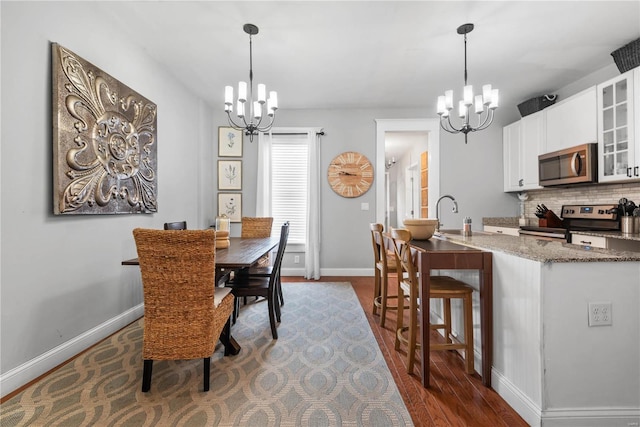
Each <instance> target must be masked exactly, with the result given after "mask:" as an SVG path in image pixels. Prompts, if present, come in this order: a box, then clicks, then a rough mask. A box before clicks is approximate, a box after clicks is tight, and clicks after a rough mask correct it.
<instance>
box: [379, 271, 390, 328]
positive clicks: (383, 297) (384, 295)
mask: <svg viewBox="0 0 640 427" xmlns="http://www.w3.org/2000/svg"><path fill="white" fill-rule="evenodd" d="M380 282H381V286H380V305H381V307H380V326H381V327H383V328H384V322H385V320H386V319H387V303H388V292H387V291H388V289H389V286H388V285H389V278H388V276H387V275H386V274H385V275H382V280H381V281H380Z"/></svg>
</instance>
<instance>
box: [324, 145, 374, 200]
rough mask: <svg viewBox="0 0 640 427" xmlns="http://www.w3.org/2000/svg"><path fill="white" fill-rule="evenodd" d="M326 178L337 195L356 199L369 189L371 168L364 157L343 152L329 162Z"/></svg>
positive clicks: (371, 176)
mask: <svg viewBox="0 0 640 427" xmlns="http://www.w3.org/2000/svg"><path fill="white" fill-rule="evenodd" d="M327 178H328V179H329V185H331V188H332V189H333V191H335V192H336V193H337V194H339V195H341V196H342V197H358V196H361V195H363V194H364V193H366V192H367V190H369V187H371V183H372V182H373V166H372V165H371V162H370V161H369V159H367V158H366V157H365V156H364V155H362V154H360V153H358V152H355V151H345V152H344V153H342V154H340V155H338V156H336V157H335V158H334V159H333V160H331V164H330V165H329V170H328V171H327Z"/></svg>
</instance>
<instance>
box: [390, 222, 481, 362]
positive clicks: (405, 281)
mask: <svg viewBox="0 0 640 427" xmlns="http://www.w3.org/2000/svg"><path fill="white" fill-rule="evenodd" d="M391 236H392V238H393V247H394V251H395V254H396V262H397V270H398V323H397V329H396V339H395V349H396V350H399V349H400V346H401V344H404V345H406V346H407V372H409V373H411V372H413V365H414V364H415V352H416V350H417V349H418V348H420V344H419V343H418V342H417V337H418V332H419V330H420V326H419V325H418V312H419V308H418V298H419V287H420V284H419V280H418V269H417V265H416V259H415V258H416V253H415V251H413V250H412V249H411V246H410V244H409V241H410V240H411V232H410V231H409V230H406V229H392V230H391ZM401 278H402V279H401ZM430 284H431V286H430V290H429V298H442V300H443V317H444V319H443V323H441V324H431V325H430V327H431V329H444V334H443V335H444V341H445V342H444V343H442V344H440V343H430V346H429V351H435V350H457V349H463V350H464V359H465V368H466V371H467V373H468V374H473V372H474V367H473V362H474V359H473V358H474V355H473V317H472V315H473V311H472V310H473V309H472V300H471V295H472V292H473V288H471V287H470V286H469V285H467V284H466V283H464V282H461V281H459V280H456V279H454V278H453V277H449V276H430ZM405 298H406V299H408V300H409V325H408V326H404V308H405V307H404V303H405ZM452 298H461V299H462V301H463V307H464V309H463V314H464V342H460V341H459V340H458V339H457V338H455V337H453V336H452V335H451V299H452ZM429 315H430V314H429V313H423V314H422V316H423V317H427V316H429ZM423 363H424V361H423Z"/></svg>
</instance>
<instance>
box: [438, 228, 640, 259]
mask: <svg viewBox="0 0 640 427" xmlns="http://www.w3.org/2000/svg"><path fill="white" fill-rule="evenodd" d="M434 237H435V238H443V239H446V240H449V241H451V242H453V243H458V244H460V245H464V246H469V247H472V248H477V249H483V250H491V251H499V252H504V253H507V254H511V255H516V256H519V257H521V258H526V259H531V260H534V261H539V262H543V263H548V262H640V252H622V251H614V250H611V249H597V248H590V249H586V248H585V247H582V246H578V245H573V244H570V243H566V242H564V241H551V240H540V239H536V238H535V237H530V236H520V237H516V236H507V235H504V234H492V233H480V232H473V233H472V235H471V236H469V237H464V236H461V235H456V234H444V235H436V236H434Z"/></svg>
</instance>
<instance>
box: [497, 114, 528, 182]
mask: <svg viewBox="0 0 640 427" xmlns="http://www.w3.org/2000/svg"><path fill="white" fill-rule="evenodd" d="M502 156H503V164H504V191H520V190H522V186H523V185H524V180H522V179H521V178H520V156H521V147H520V122H519V121H518V122H515V123H512V124H510V125H508V126H505V127H504V128H503V129H502Z"/></svg>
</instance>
